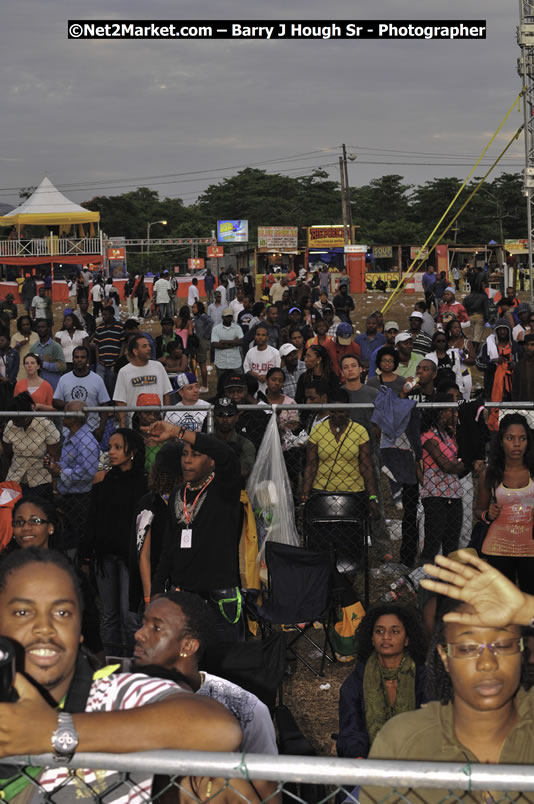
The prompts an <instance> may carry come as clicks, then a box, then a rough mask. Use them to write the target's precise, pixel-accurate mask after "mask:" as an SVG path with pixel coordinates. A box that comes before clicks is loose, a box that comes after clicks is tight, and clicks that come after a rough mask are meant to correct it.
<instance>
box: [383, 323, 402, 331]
mask: <svg viewBox="0 0 534 804" xmlns="http://www.w3.org/2000/svg"><path fill="white" fill-rule="evenodd" d="M390 329H396V330H397V332H398V331H399V329H400V327H399V325H398V324H397V322H396V321H386V323H385V324H384V332H388V330H390Z"/></svg>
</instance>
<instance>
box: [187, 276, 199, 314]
mask: <svg viewBox="0 0 534 804" xmlns="http://www.w3.org/2000/svg"><path fill="white" fill-rule="evenodd" d="M197 285H198V279H197V278H196V276H195V277H194V278H193V280H192V284H191V285H189V287H188V289H187V303H188V305H189V307H192V306H193V305H194V303H195V302H197V301H198V300H199V298H200V293H199V292H198V287H197Z"/></svg>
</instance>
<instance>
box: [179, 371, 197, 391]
mask: <svg viewBox="0 0 534 804" xmlns="http://www.w3.org/2000/svg"><path fill="white" fill-rule="evenodd" d="M197 382H198V379H197V376H196V374H193V372H192V371H184V372H183V373H182V374H177V375H176V385H177V386H178V390H180V388H184V386H186V385H194V384H195V383H197Z"/></svg>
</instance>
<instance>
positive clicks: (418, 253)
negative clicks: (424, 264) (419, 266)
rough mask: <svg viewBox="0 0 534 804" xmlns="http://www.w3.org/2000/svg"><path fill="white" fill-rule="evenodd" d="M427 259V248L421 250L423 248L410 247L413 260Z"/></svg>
mask: <svg viewBox="0 0 534 804" xmlns="http://www.w3.org/2000/svg"><path fill="white" fill-rule="evenodd" d="M427 257H428V249H427V248H421V246H410V259H411V260H426V258H427Z"/></svg>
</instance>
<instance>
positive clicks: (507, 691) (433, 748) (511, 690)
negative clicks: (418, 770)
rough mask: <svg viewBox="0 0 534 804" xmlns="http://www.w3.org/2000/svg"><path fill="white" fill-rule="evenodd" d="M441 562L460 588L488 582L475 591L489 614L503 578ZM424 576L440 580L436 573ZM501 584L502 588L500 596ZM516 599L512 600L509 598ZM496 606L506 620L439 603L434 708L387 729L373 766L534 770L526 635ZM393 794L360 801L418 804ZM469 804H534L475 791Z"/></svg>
mask: <svg viewBox="0 0 534 804" xmlns="http://www.w3.org/2000/svg"><path fill="white" fill-rule="evenodd" d="M437 562H438V563H439V564H440V565H442V566H444V567H445V566H446V567H447V568H452V567H454V569H447V571H444V570H438V571H437V572H438V573H440V575H439V576H438V577H440V578H442V579H443V580H448V579H450V578H453V577H454V574H455V572H456V571H457V572H458V578H459V582H461V583H464V582H465V576H464V573H465V574H466V575H467V574H469V575H470V576H475V575H479V574H480V575H481V576H482V574H484V575H485V576H489V577H487V580H486V583H484V582H483V581H482V577H480V579H479V582H478V583H477V590H478V591H477V595H478V597H480V598H482V599H483V601H484V602H483V604H482V606H483V607H484V605H485V603H486V602H487V598H488V594H489V596H492V590H491V584H492V581H493V579H494V578H495V577H496V576H499V575H500V573H498V572H497V571H496V570H495V569H493V568H491V567H487V570H486V569H483V568H484V562H482V561H480V559H478V558H476V557H474V558H470V559H469V562H470V563H471V565H474V568H473V566H471V567H469V566H467V565H466V566H464V565H461V564H459V563H457V562H453V561H447V559H444V558H442V557H441V556H440V557H438V558H437ZM454 565H456V566H454ZM479 567H480V568H481V569H478V568H479ZM425 569H427V570H428V571H429V572H432V574H433V575H434V574H437V573H435V571H434V568H432V567H425ZM442 573H444V574H442ZM500 578H501V579H502V582H503V583H504V584H508V586H512V585H511V584H510V582H509V581H508V582H507V581H506V579H504V578H503V577H502V576H500ZM503 583H500V584H499V585H500V587H501V589H502V587H503ZM424 586H425V588H428V589H430V590H431V591H436V592H443V591H446V590H453V592H452V593H453V594H454V595H455V596H456V595H457V594H458V595H461V596H462V597H463V596H464V595H463V588H462V586H458V587H454V588H453V586H452V584H449V583H446V584H445V583H437V582H435V581H429V582H426V581H425V582H424ZM513 588H514V587H513V586H512V590H513ZM487 590H488V591H487ZM516 591H517V594H518V595H521V593H520V592H519V591H518V590H516ZM505 594H506V591H505ZM514 594H515V592H511V595H512V597H513V596H514ZM523 597H526V596H523ZM531 600H532V599H531ZM501 601H502V602H501ZM495 602H497V601H495ZM498 602H499V603H501V608H502V610H503V614H504V619H503V618H502V617H498V618H497V617H487V618H486V619H484V617H482V620H481V618H480V617H479V616H478V614H477V610H476V608H474V607H473V606H471V605H468V604H467V603H465V602H463V600H462V599H459V600H454V599H452V600H449V599H443V600H442V601H441V605H440V606H439V607H438V618H437V624H436V628H435V631H434V636H433V640H432V643H431V647H430V651H429V657H428V659H427V694H428V696H429V699H430V700H431V701H432V703H429V704H427V705H426V706H424V707H423V708H422V709H420V710H419V711H417V712H409V713H407V714H403V715H400V716H399V717H396V718H394V719H393V720H390V721H389V722H388V723H386V725H385V726H384V728H383V729H381V731H380V732H379V733H378V735H377V737H376V740H375V742H374V743H373V746H372V749H371V751H370V754H369V758H370V759H390V760H421V761H424V760H426V761H432V762H433V763H434V769H437V767H438V766H437V765H436V764H435V763H436V760H439V761H441V762H454V763H458V767H465V768H469V767H470V766H471V765H473V764H474V763H499V764H508V763H513V764H525V765H532V763H533V762H534V719H533V717H532V712H533V706H534V700H533V694H532V692H529V686H530V683H529V681H528V666H527V657H526V653H525V651H524V641H523V637H522V634H521V628H520V625H519V624H516V623H518V622H521V619H520V618H514V620H510V619H509V618H508V616H507V615H508V611H507V609H508V606H507V601H506V598H505V597H504V596H500V599H499V601H498ZM494 608H495V607H494ZM531 608H532V607H531ZM488 610H489V609H488ZM481 611H483V608H482V609H481ZM395 792H396V794H397V795H393V796H390V794H391V788H388V789H387V791H386V789H385V788H375V787H372V788H370V787H367V788H365V789H363V790H361V791H360V797H359V801H360V802H361V804H363V803H364V802H365V804H368V802H370V801H379V800H381V799H382V798H383V797H384V796H386V795H387V800H388V802H398V801H400V800H402V801H405V800H406V798H401V796H406V795H407V796H408V800H413V799H412V798H411V797H410V794H409V793H408V791H407V790H406V789H405V788H404V789H403V787H402V786H397V787H396V789H395ZM419 792H420V793H421V792H422V796H421V800H424V801H425V802H427V803H428V804H434V803H436V804H437V802H440V801H452V800H453V799H454V800H455V801H456V800H463V799H464V797H466V794H465V791H462V790H445V789H432V790H424V791H419ZM455 797H457V798H455ZM470 800H476V801H484V802H493V801H501V800H507V801H508V800H514V801H515V800H520V801H524V802H526V801H534V795H533V794H532V793H522V795H521V796H518V794H517V791H515V790H514V789H513V788H512V789H510V790H506V791H505V790H499V791H498V792H497V791H492V790H491V788H490V789H488V790H484V791H478V790H477V791H472V793H471V797H470Z"/></svg>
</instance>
